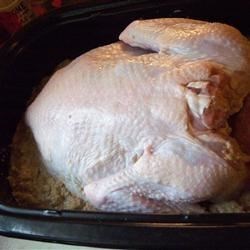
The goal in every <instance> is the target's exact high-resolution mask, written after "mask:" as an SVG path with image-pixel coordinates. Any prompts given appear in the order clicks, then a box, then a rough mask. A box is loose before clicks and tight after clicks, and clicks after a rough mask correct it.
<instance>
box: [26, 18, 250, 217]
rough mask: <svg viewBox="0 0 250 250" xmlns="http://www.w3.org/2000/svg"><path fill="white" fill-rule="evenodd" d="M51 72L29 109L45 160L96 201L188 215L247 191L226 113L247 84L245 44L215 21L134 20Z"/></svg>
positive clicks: (249, 62)
mask: <svg viewBox="0 0 250 250" xmlns="http://www.w3.org/2000/svg"><path fill="white" fill-rule="evenodd" d="M119 38H120V41H119V42H116V43H113V44H110V45H106V46H103V47H99V48H97V49H94V50H91V51H90V52H88V53H86V54H83V55H81V56H80V57H78V58H77V59H75V60H74V61H73V62H71V63H70V64H69V65H68V66H66V67H64V68H63V69H61V70H59V71H57V72H56V73H55V74H54V75H53V76H52V77H51V79H50V80H49V82H48V83H47V84H46V86H45V87H44V88H43V90H42V91H41V93H40V94H39V95H38V96H37V97H36V99H35V100H34V101H33V103H32V104H31V105H30V106H29V107H28V109H27V112H26V122H27V124H28V126H29V127H30V128H31V130H32V132H33V135H34V138H35V140H36V143H37V144H38V147H39V150H40V153H41V157H42V159H43V162H44V164H45V166H46V168H47V169H48V171H49V173H51V174H52V175H53V176H55V177H56V178H58V179H60V180H61V181H62V182H63V183H64V184H65V185H66V187H67V188H68V189H69V190H70V191H71V192H72V193H74V194H75V195H77V196H78V197H81V198H83V199H85V200H87V201H89V202H90V203H91V204H92V205H93V206H94V207H96V208H97V209H101V210H105V211H130V212H163V211H164V212H166V211H167V212H178V211H188V210H190V209H191V210H192V208H193V207H195V204H197V203H198V202H201V201H206V200H223V199H227V198H229V197H231V196H233V195H235V194H237V193H238V192H240V190H241V189H242V188H243V187H244V185H245V184H246V182H247V179H248V170H247V162H248V161H249V160H250V157H249V155H247V154H246V153H244V152H243V151H242V150H241V148H240V146H239V145H238V142H237V141H236V140H235V139H234V138H233V137H232V136H231V128H230V126H229V124H228V119H229V117H230V116H232V115H233V114H234V113H237V112H239V110H240V109H241V108H242V106H243V102H244V99H245V97H246V96H247V95H248V94H249V92H250V44H249V41H248V40H247V38H245V37H244V36H243V35H242V34H241V33H240V32H239V31H238V30H236V29H235V28H233V27H231V26H228V25H226V24H221V23H209V22H204V21H199V20H192V19H184V18H161V19H152V20H140V21H134V22H132V23H131V24H130V25H129V26H128V27H127V28H126V29H125V30H124V31H123V32H122V33H121V35H120V37H119Z"/></svg>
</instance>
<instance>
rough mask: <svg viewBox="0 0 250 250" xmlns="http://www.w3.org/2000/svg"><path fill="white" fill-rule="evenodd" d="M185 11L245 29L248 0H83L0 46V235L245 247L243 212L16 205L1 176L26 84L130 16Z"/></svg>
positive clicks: (248, 223) (107, 37) (103, 38)
mask: <svg viewBox="0 0 250 250" xmlns="http://www.w3.org/2000/svg"><path fill="white" fill-rule="evenodd" d="M157 17H189V18H196V19H203V20H208V21H219V22H225V23H228V24H231V25H234V26H235V27H237V28H238V29H240V30H241V32H242V33H243V34H245V35H250V1H242V0H238V1H214V0H210V1H195V0H189V1H188V0H186V1H183V0H182V1H178V0H177V1H171V0H169V1H160V0H159V1H152V0H151V1H150V0H147V1H146V0H142V1H132V0H131V1H125V0H123V1H100V2H98V1H86V3H84V4H81V5H77V6H73V7H72V6H71V7H65V8H62V9H60V10H57V11H54V12H51V13H50V14H48V15H46V16H44V17H42V18H40V19H37V20H35V21H33V22H32V23H30V24H29V25H27V26H26V27H25V28H23V29H22V30H21V31H20V32H18V33H17V34H16V35H15V36H14V37H12V38H11V39H10V40H9V41H8V42H7V43H6V44H5V46H4V47H3V48H1V49H0V234H1V235H6V236H10V237H18V238H26V239H33V240H40V241H49V242H62V243H68V244H77V245H88V246H99V247H113V248H149V247H155V248H163V249H171V248H176V249H180V248H182V247H183V248H191V249H203V248H205V249H214V248H216V249H221V248H226V249H230V248H233V249H239V248H245V249H249V247H250V214H248V213H245V214H206V215H185V214H183V215H160V214H157V215H153V214H145V215H141V214H127V213H103V212H76V211H56V210H49V209H45V210H41V209H40V210H36V209H27V208H22V207H20V206H17V204H16V203H15V200H14V198H13V197H12V195H11V190H10V187H9V184H8V181H7V179H6V177H7V175H8V170H9V167H10V163H9V158H10V145H11V140H12V137H13V134H14V131H15V128H16V125H17V123H18V121H19V119H20V118H21V116H22V114H23V112H24V110H25V107H26V103H27V100H28V99H29V97H30V95H31V92H32V89H33V88H34V87H35V86H37V85H38V84H39V82H40V81H41V79H42V78H43V77H44V76H46V75H49V74H50V73H51V72H52V71H53V69H54V68H55V67H56V65H58V64H59V63H60V62H61V61H63V60H64V59H73V58H75V57H76V56H78V55H80V54H81V53H83V52H86V51H88V50H90V49H92V48H95V47H97V46H101V45H105V44H108V43H111V42H114V41H116V40H117V39H118V35H119V33H120V32H121V31H122V30H123V29H124V28H125V27H126V25H127V24H129V23H130V22H131V21H132V20H134V19H139V18H157Z"/></svg>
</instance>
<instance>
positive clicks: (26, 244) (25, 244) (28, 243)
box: [0, 236, 108, 250]
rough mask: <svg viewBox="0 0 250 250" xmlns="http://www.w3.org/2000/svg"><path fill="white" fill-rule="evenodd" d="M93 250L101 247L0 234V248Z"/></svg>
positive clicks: (8, 249) (14, 249)
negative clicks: (48, 241) (23, 238)
mask: <svg viewBox="0 0 250 250" xmlns="http://www.w3.org/2000/svg"><path fill="white" fill-rule="evenodd" d="M59 249H60V250H95V249H102V248H95V247H85V246H83V247H82V246H72V245H65V244H56V243H46V242H40V241H32V240H21V239H14V238H8V237H3V236H0V250H59ZM105 249H107V250H108V248H105Z"/></svg>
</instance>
